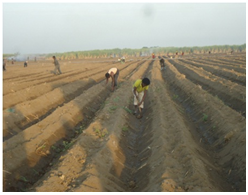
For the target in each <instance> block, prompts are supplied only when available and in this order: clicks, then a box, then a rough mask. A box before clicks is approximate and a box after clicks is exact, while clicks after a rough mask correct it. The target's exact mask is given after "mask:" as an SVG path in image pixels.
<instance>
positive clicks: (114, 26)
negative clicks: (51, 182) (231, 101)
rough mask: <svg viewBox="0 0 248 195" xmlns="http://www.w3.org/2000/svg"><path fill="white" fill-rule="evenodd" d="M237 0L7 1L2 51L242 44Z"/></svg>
mask: <svg viewBox="0 0 248 195" xmlns="http://www.w3.org/2000/svg"><path fill="white" fill-rule="evenodd" d="M8 2H10V3H8ZM70 2H72V1H70ZM91 2H95V1H91ZM239 2H240V3H234V2H231V1H226V2H219V3H214V2H211V3H196V2H193V3H179V2H177V3H171V2H167V1H156V3H152V2H149V1H143V2H141V1H135V3H131V2H129V1H128V3H114V2H111V1H110V2H100V1H98V3H89V2H85V1H82V2H81V1H76V2H73V3H69V2H66V1H62V2H59V1H54V2H53V3H49V2H45V3H38V2H35V1H34V3H32V2H26V3H24V2H18V1H15V2H11V1H5V2H2V26H3V28H2V43H3V48H2V49H3V51H2V52H3V53H4V54H13V53H17V52H18V53H20V54H47V53H62V52H70V51H85V50H95V49H114V48H120V49H123V48H131V49H140V48H142V47H154V46H159V47H194V46H199V47H201V46H211V45H241V44H244V43H246V3H245V1H239Z"/></svg>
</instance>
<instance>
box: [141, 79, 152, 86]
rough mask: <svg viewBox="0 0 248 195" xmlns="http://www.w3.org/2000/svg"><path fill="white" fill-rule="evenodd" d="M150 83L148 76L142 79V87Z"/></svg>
mask: <svg viewBox="0 0 248 195" xmlns="http://www.w3.org/2000/svg"><path fill="white" fill-rule="evenodd" d="M148 85H150V80H149V79H148V78H143V79H142V87H145V86H148Z"/></svg>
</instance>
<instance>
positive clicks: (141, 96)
mask: <svg viewBox="0 0 248 195" xmlns="http://www.w3.org/2000/svg"><path fill="white" fill-rule="evenodd" d="M119 72H120V71H119V69H118V68H111V69H109V70H108V72H107V73H106V74H105V77H106V84H107V83H108V80H109V78H111V80H112V82H111V89H112V91H114V90H115V87H116V86H117V80H118V77H119ZM149 85H150V80H149V79H148V78H143V79H137V80H136V81H135V82H134V84H133V88H132V92H133V96H134V101H133V104H134V112H133V114H134V115H136V114H138V115H137V116H136V117H137V118H142V109H143V108H144V101H145V98H146V95H147V91H148V88H149ZM137 109H138V110H139V112H137Z"/></svg>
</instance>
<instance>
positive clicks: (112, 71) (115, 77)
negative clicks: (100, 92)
mask: <svg viewBox="0 0 248 195" xmlns="http://www.w3.org/2000/svg"><path fill="white" fill-rule="evenodd" d="M119 72H120V71H119V69H118V68H110V69H109V71H108V72H107V73H106V74H105V77H106V85H107V84H108V80H109V78H111V79H112V82H111V88H112V91H114V90H115V87H116V86H117V80H118V77H119Z"/></svg>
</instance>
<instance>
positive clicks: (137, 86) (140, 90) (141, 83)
mask: <svg viewBox="0 0 248 195" xmlns="http://www.w3.org/2000/svg"><path fill="white" fill-rule="evenodd" d="M149 85H150V80H149V79H148V78H143V79H138V80H136V81H135V83H134V84H133V89H132V91H133V95H134V103H133V104H134V112H133V114H134V115H136V114H137V108H139V115H137V118H142V109H143V108H144V101H145V98H146V95H147V91H148V88H149Z"/></svg>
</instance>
